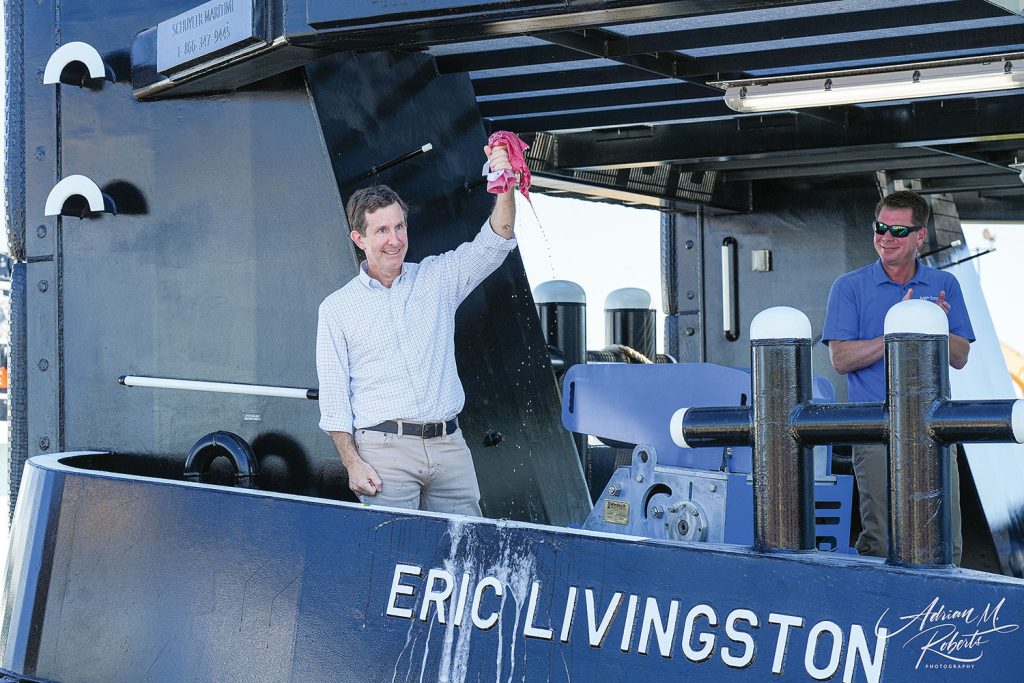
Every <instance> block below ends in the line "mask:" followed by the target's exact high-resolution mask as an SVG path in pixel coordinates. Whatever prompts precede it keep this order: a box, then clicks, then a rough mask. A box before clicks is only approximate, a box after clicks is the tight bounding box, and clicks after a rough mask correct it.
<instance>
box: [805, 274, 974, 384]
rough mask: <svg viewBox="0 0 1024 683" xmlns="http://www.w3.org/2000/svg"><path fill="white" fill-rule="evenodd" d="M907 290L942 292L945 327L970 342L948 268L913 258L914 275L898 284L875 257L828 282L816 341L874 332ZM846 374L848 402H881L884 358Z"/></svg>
mask: <svg viewBox="0 0 1024 683" xmlns="http://www.w3.org/2000/svg"><path fill="white" fill-rule="evenodd" d="M908 289H913V290H914V294H913V296H912V298H914V299H927V300H929V301H936V300H937V299H938V298H939V292H942V291H945V292H946V301H947V302H949V306H950V308H949V331H950V332H951V333H953V334H955V335H957V336H960V337H963V338H964V339H966V340H967V341H971V342H973V341H974V329H973V328H972V327H971V318H970V316H968V315H967V307H966V306H965V305H964V296H963V294H962V293H961V291H960V283H959V282H957V280H956V278H955V277H954V276H953V275H952V274H951V273H947V272H945V271H941V270H936V269H935V268H929V267H928V266H926V265H924V264H923V263H921V261H918V262H917V271H916V272H915V273H914V277H912V278H911V279H910V282H908V283H907V284H905V285H901V284H899V283H898V282H894V281H893V280H891V279H889V276H888V275H886V273H885V269H883V268H882V262H881V260H879V261H875V262H874V263H872V264H871V265H867V266H864V267H863V268H858V269H857V270H854V271H851V272H849V273H846V274H845V275H840V276H839V277H838V278H837V279H836V281H835V282H834V283H833V284H832V290H831V291H830V292H829V293H828V308H827V309H826V310H825V327H824V329H823V330H822V333H821V341H822V343H824V344H828V343H829V342H830V341H832V340H836V341H849V340H851V339H874V338H875V337H880V336H881V335H882V332H883V327H884V323H885V314H886V313H888V312H889V309H890V308H891V307H892V306H894V305H896V304H898V303H899V302H900V301H902V300H903V297H904V296H905V295H906V293H907V290H908ZM846 377H847V380H848V389H849V391H848V395H849V400H850V401H853V402H856V401H865V402H870V403H881V402H883V401H885V361H884V358H880V359H879V360H878V361H876V362H875V363H874V364H872V365H869V366H868V367H866V368H861V369H860V370H854V371H853V372H850V373H849V374H847V376H846Z"/></svg>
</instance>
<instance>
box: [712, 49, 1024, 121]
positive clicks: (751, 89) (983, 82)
mask: <svg viewBox="0 0 1024 683" xmlns="http://www.w3.org/2000/svg"><path fill="white" fill-rule="evenodd" d="M1010 57H1021V58H1022V61H1024V55H1008V56H1000V57H987V58H986V60H985V61H974V62H968V63H964V62H963V61H962V60H956V61H953V62H935V63H931V64H917V65H902V66H898V67H894V68H892V69H885V70H878V69H860V70H856V71H846V72H835V73H823V74H810V75H806V76H796V77H794V76H783V77H779V78H761V79H748V80H743V81H720V82H717V83H709V84H708V85H714V86H717V87H720V88H723V89H724V90H725V103H726V104H727V105H728V106H729V108H730V109H733V110H735V111H738V112H743V113H753V112H766V111H780V110H786V109H801V108H804V107H828V106H832V105H840V104H860V103H864V102H883V101H886V100H912V99H920V98H924V97H938V96H942V95H960V94H965V93H976V92H990V91H995V90H1010V89H1013V88H1024V68H1022V69H1016V70H1015V69H1014V68H1013V62H1012V61H1010Z"/></svg>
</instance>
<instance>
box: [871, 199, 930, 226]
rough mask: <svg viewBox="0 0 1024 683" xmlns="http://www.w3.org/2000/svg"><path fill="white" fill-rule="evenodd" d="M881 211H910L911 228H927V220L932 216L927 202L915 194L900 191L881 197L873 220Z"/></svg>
mask: <svg viewBox="0 0 1024 683" xmlns="http://www.w3.org/2000/svg"><path fill="white" fill-rule="evenodd" d="M882 209H910V215H911V218H913V220H914V226H913V227H918V226H920V227H923V228H927V227H928V218H929V217H930V216H931V215H932V210H931V207H929V206H928V200H926V199H925V198H924V197H922V196H921V195H919V194H918V193H916V192H911V191H910V190H900V191H899V192H893V193H892V194H889V195H886V196H884V197H882V199H881V201H879V202H878V205H877V206H875V218H878V215H879V214H880V213H882Z"/></svg>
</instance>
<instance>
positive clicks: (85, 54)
mask: <svg viewBox="0 0 1024 683" xmlns="http://www.w3.org/2000/svg"><path fill="white" fill-rule="evenodd" d="M71 62H81V63H82V64H85V68H86V69H88V70H89V77H90V78H105V77H106V75H107V72H106V69H104V67H103V59H102V58H101V57H100V53H99V52H97V51H96V48H94V47H93V46H92V45H90V44H89V43H83V42H80V41H75V42H72V43H65V44H64V45H61V46H60V47H58V48H57V50H56V51H55V52H54V53H53V54H52V55H50V58H49V59H48V60H47V61H46V71H44V72H43V83H46V84H50V83H59V82H60V75H61V72H63V71H64V67H66V66H67V65H68V64H70V63H71Z"/></svg>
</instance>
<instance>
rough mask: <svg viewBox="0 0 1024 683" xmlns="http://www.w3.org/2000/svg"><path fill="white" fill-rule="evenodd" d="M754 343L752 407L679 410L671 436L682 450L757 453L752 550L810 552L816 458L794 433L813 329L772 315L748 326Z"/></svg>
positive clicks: (806, 394) (798, 319) (788, 313)
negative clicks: (733, 448) (746, 448)
mask: <svg viewBox="0 0 1024 683" xmlns="http://www.w3.org/2000/svg"><path fill="white" fill-rule="evenodd" d="M750 339H751V344H750V361H751V362H750V366H751V377H750V380H751V396H752V399H751V405H750V406H749V407H735V406H733V407H728V408H726V407H723V408H681V409H679V410H677V411H676V413H675V414H674V415H673V416H672V420H671V423H670V425H669V431H670V432H671V435H672V439H673V441H674V442H675V443H676V444H677V445H678V446H680V447H682V448H698V447H702V446H728V445H750V446H752V450H753V454H752V456H753V463H752V464H753V480H754V547H755V548H756V549H758V550H764V551H774V550H795V551H804V550H813V549H814V547H815V545H814V452H813V448H812V444H810V443H807V442H805V441H803V440H802V439H800V438H799V437H798V433H797V431H796V429H794V428H793V427H792V420H793V417H794V415H796V414H797V413H798V412H799V411H800V409H801V408H803V407H805V406H808V405H810V400H811V323H810V321H809V320H808V319H807V316H806V315H804V314H803V313H801V312H800V311H798V310H796V309H795V308H788V307H785V306H779V307H776V308H770V309H768V310H765V311H762V312H761V313H759V314H757V316H755V317H754V320H753V321H751V324H750Z"/></svg>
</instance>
